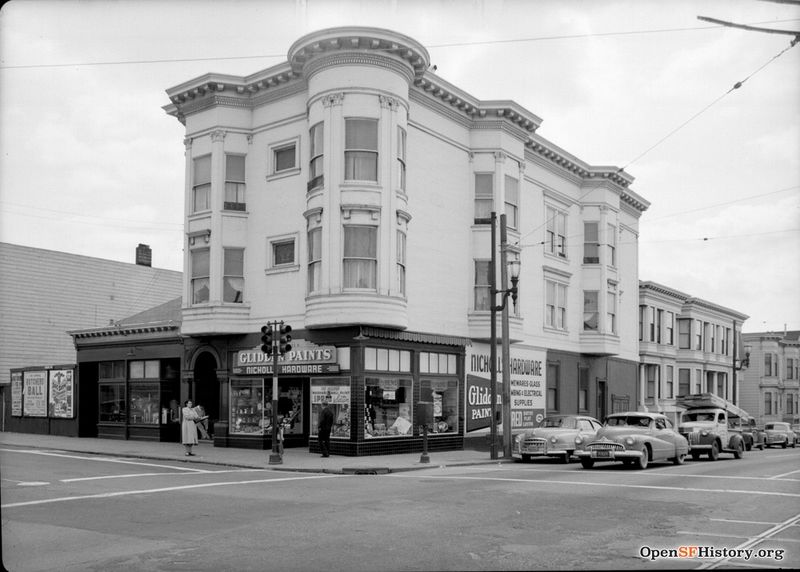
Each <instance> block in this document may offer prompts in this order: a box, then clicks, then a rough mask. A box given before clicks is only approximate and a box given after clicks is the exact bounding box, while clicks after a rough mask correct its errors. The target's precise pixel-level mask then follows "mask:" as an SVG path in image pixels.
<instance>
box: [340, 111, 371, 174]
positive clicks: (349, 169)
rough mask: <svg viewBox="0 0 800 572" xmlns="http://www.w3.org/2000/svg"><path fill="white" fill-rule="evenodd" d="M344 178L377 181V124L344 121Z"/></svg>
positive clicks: (355, 120) (358, 120)
mask: <svg viewBox="0 0 800 572" xmlns="http://www.w3.org/2000/svg"><path fill="white" fill-rule="evenodd" d="M344 178H345V180H348V181H375V182H377V181H378V122H377V121H376V120H375V119H346V120H345V142H344Z"/></svg>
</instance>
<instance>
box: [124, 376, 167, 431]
mask: <svg viewBox="0 0 800 572" xmlns="http://www.w3.org/2000/svg"><path fill="white" fill-rule="evenodd" d="M160 397H161V391H160V384H159V383H158V382H150V383H133V382H132V383H131V384H130V407H129V409H128V410H129V411H130V422H131V423H133V424H140V423H144V424H146V425H158V421H159V419H160V416H159V406H158V404H159V399H160Z"/></svg>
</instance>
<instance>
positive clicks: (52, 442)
mask: <svg viewBox="0 0 800 572" xmlns="http://www.w3.org/2000/svg"><path fill="white" fill-rule="evenodd" d="M0 445H3V446H9V445H13V446H18V447H28V448H34V449H48V450H59V451H69V452H73V453H89V454H96V455H113V456H116V457H130V458H135V459H154V460H162V461H164V460H169V461H180V462H186V463H203V464H211V465H223V466H230V467H244V468H250V469H272V470H278V471H298V472H311V473H334V474H348V473H354V474H384V473H395V472H400V471H414V470H421V469H429V468H438V467H453V466H463V465H491V464H495V465H498V464H502V463H509V462H513V460H512V459H504V458H502V452H501V453H500V456H501V458H499V459H495V460H492V459H491V458H490V454H489V452H488V451H473V450H464V451H437V452H429V453H428V462H422V454H421V453H403V454H398V455H370V456H366V457H345V456H341V455H331V456H330V457H321V456H320V455H319V454H318V453H310V452H309V451H308V449H307V448H291V449H286V450H285V451H284V453H283V458H282V462H281V463H280V464H270V463H269V459H270V455H271V453H272V451H271V450H256V449H240V448H232V447H214V446H213V445H212V444H211V442H209V441H201V442H200V444H199V445H197V446H195V447H194V451H193V452H194V453H195V455H194V456H192V457H187V456H186V455H185V454H184V449H183V445H181V444H180V443H160V442H155V441H131V440H117V439H92V438H85V437H81V438H78V437H64V436H59V435H36V434H31V433H9V432H0Z"/></svg>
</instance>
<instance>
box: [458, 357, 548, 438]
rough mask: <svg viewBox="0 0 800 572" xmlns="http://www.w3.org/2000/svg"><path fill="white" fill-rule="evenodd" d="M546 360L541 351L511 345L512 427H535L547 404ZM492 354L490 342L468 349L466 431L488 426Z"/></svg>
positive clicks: (499, 390)
mask: <svg viewBox="0 0 800 572" xmlns="http://www.w3.org/2000/svg"><path fill="white" fill-rule="evenodd" d="M500 353H501V352H500V349H499V348H498V352H497V354H498V355H497V398H498V399H497V402H498V404H502V394H503V383H502V376H503V374H502V363H501V361H502V360H501V356H500ZM546 359H547V354H546V352H545V351H542V350H534V349H526V348H519V347H514V346H511V363H510V366H511V367H510V374H511V376H510V377H511V428H512V429H522V428H527V427H535V426H536V424H537V423H538V422H539V421H541V420H542V418H543V417H544V413H545V407H546V399H545V398H546V391H545V389H546V387H547V385H546V380H545V371H546V367H545V365H546ZM490 364H491V357H490V346H489V344H480V343H475V344H473V345H472V346H469V347H468V348H467V364H466V365H467V367H466V370H467V387H466V392H465V394H466V400H467V403H466V409H465V411H466V414H467V432H469V431H474V430H476V429H483V428H485V427H489V425H490V420H491V387H490V378H491V370H490Z"/></svg>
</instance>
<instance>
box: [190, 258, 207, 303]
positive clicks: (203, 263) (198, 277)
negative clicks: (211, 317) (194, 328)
mask: <svg viewBox="0 0 800 572" xmlns="http://www.w3.org/2000/svg"><path fill="white" fill-rule="evenodd" d="M191 266H192V268H191V273H192V284H191V287H192V304H205V303H207V302H208V300H209V289H208V287H209V278H210V275H209V270H210V268H209V249H208V248H198V249H196V250H192V251H191Z"/></svg>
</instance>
